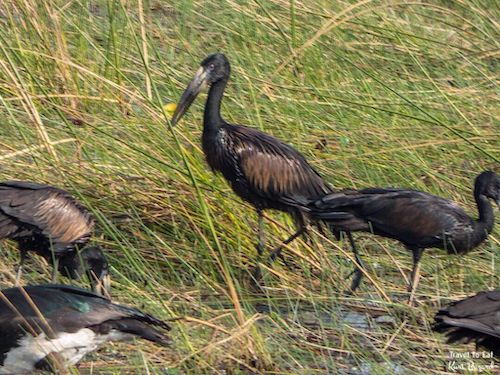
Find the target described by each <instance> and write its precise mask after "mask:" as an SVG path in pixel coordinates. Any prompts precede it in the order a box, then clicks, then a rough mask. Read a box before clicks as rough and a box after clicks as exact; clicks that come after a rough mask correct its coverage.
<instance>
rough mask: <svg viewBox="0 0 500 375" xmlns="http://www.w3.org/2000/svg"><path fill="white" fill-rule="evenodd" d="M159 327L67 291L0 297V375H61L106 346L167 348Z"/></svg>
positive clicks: (44, 289) (17, 291)
mask: <svg viewBox="0 0 500 375" xmlns="http://www.w3.org/2000/svg"><path fill="white" fill-rule="evenodd" d="M164 330H170V327H169V326H168V325H167V324H166V323H165V322H163V321H161V320H158V319H157V318H155V317H153V316H151V315H149V314H146V313H143V312H141V311H139V310H136V309H134V308H131V307H127V306H122V305H118V304H115V303H112V302H110V301H109V300H107V299H106V298H103V297H101V296H99V295H97V294H94V293H91V292H89V291H86V290H84V289H81V288H75V287H72V286H67V285H54V284H48V285H33V286H26V287H24V288H22V287H18V288H10V289H5V290H2V291H0V337H1V339H0V375H1V374H25V373H28V374H32V373H33V371H35V369H45V370H49V371H50V370H63V369H64V368H65V367H66V366H67V365H73V364H75V363H77V362H78V361H80V360H81V359H82V358H83V356H85V355H86V354H87V353H89V352H91V351H94V350H96V349H97V348H99V347H100V346H102V345H103V344H105V343H106V342H108V341H121V340H132V339H133V338H134V337H137V338H143V339H145V340H148V341H152V342H155V343H158V344H161V345H169V344H170V343H171V341H170V338H169V337H168V336H167V335H166V334H165V333H164Z"/></svg>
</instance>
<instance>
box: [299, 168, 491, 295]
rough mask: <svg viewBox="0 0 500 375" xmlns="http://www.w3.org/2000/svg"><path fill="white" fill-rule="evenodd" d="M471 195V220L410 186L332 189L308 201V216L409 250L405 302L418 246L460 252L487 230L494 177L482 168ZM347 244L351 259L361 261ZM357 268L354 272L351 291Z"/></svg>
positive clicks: (357, 277) (445, 202)
mask: <svg viewBox="0 0 500 375" xmlns="http://www.w3.org/2000/svg"><path fill="white" fill-rule="evenodd" d="M474 198H475V200H476V204H477V208H478V211H479V218H478V219H477V220H475V219H472V218H471V217H470V216H469V215H467V214H466V213H465V211H464V210H462V209H461V208H460V207H459V206H458V205H457V204H456V203H454V202H452V201H450V200H448V199H445V198H441V197H438V196H435V195H431V194H428V193H424V192H421V191H416V190H407V189H382V188H368V189H363V190H351V191H349V190H348V191H342V192H337V193H332V194H329V195H326V196H325V197H323V198H321V199H319V200H317V201H315V202H313V203H311V204H310V205H309V208H310V214H311V215H312V216H313V217H314V218H317V219H321V220H324V221H326V222H327V223H328V225H329V226H330V227H331V229H332V231H333V232H334V233H335V234H338V232H339V231H345V232H347V233H348V234H349V235H351V234H350V232H357V231H363V232H370V233H374V234H378V235H380V236H384V237H389V238H393V239H396V240H398V241H400V242H402V243H403V244H404V245H405V246H406V247H407V248H408V249H409V250H411V251H412V253H413V269H412V272H411V276H410V288H409V289H410V292H411V295H410V300H411V299H413V293H414V291H415V289H416V287H417V283H418V275H419V267H420V263H419V262H420V258H421V256H422V253H423V251H424V249H426V248H430V247H436V248H440V249H445V250H447V252H448V254H465V253H467V252H468V251H469V250H472V249H473V248H475V247H476V246H478V245H479V244H480V243H481V242H483V241H484V240H485V239H486V238H487V236H488V234H489V233H490V232H491V230H492V229H493V223H494V219H495V217H494V213H493V207H492V206H491V204H490V202H489V199H493V200H495V201H496V202H497V204H499V203H500V178H499V177H498V176H497V175H496V174H495V173H493V172H490V171H485V172H482V173H481V174H480V175H479V176H477V177H476V181H475V186H474ZM352 244H353V250H354V255H355V257H356V260H357V263H358V264H359V265H360V266H361V267H363V263H362V261H361V258H360V257H359V254H358V252H357V249H356V247H355V246H354V242H353V243H352ZM362 276H363V272H362V271H361V269H359V268H358V269H357V270H356V275H355V277H354V280H353V283H352V285H351V289H352V290H355V289H356V288H357V287H358V286H359V283H360V281H361V278H362Z"/></svg>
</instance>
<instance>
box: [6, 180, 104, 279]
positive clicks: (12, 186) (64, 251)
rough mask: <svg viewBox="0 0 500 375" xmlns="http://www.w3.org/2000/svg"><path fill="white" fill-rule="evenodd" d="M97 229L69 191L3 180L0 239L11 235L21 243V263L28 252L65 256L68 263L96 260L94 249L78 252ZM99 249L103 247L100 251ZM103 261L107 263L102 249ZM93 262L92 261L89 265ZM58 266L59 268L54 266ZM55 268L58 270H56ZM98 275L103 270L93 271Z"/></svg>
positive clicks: (55, 257)
mask: <svg viewBox="0 0 500 375" xmlns="http://www.w3.org/2000/svg"><path fill="white" fill-rule="evenodd" d="M93 230H94V220H93V218H92V216H91V215H90V213H89V212H88V210H87V209H86V208H85V207H84V206H83V205H82V204H80V203H79V202H78V201H77V200H75V199H74V198H73V197H72V196H71V195H70V194H69V193H68V192H66V191H64V190H61V189H58V188H55V187H52V186H48V185H42V184H36V183H33V182H25V181H6V182H3V183H0V238H9V239H11V240H14V241H16V242H17V243H18V245H19V250H20V251H21V264H22V262H23V261H24V259H25V257H26V253H27V252H29V251H32V252H36V253H37V254H39V255H41V256H43V257H44V258H46V259H47V260H48V261H49V262H50V263H52V260H54V261H55V263H56V264H57V263H58V261H59V259H63V258H64V262H65V266H66V269H67V266H68V264H70V263H74V264H77V263H78V264H80V265H81V262H80V261H81V260H83V263H84V264H89V263H88V262H86V260H87V255H89V260H92V259H95V258H96V256H95V254H94V253H93V252H91V251H87V252H84V253H81V254H79V253H78V252H77V250H78V249H80V248H83V247H84V245H85V244H86V243H87V242H88V240H89V238H90V237H91V235H92V233H93ZM99 251H100V250H99ZM99 256H100V261H101V263H103V264H106V268H107V263H106V259H105V258H104V255H103V254H102V252H100V253H99ZM89 265H91V264H89ZM55 268H57V267H55ZM54 271H55V270H54ZM91 271H96V272H94V273H95V274H96V275H97V276H99V275H100V274H101V273H100V272H97V271H98V270H92V269H91Z"/></svg>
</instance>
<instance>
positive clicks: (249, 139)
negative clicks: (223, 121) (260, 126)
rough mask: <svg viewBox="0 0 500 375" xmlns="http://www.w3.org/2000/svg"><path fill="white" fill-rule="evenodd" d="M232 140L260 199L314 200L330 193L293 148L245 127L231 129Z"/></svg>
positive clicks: (243, 167)
mask: <svg viewBox="0 0 500 375" xmlns="http://www.w3.org/2000/svg"><path fill="white" fill-rule="evenodd" d="M230 136H231V138H232V142H233V147H234V150H235V152H236V154H237V156H238V160H239V165H240V168H241V170H242V172H243V174H244V177H245V179H246V180H247V181H248V183H249V184H250V186H251V187H252V188H253V190H254V191H255V192H256V193H258V194H259V195H261V196H263V197H266V198H272V199H277V200H279V199H280V197H284V198H285V199H290V198H291V199H292V200H293V199H294V198H297V199H300V198H303V197H305V198H308V199H314V198H318V197H321V196H323V195H324V194H326V193H328V192H330V191H331V190H330V188H329V187H328V186H327V184H326V183H325V182H324V181H323V179H322V178H321V177H320V176H319V174H318V173H317V172H316V171H315V170H314V169H313V168H312V167H311V166H310V165H309V163H308V162H307V161H306V159H305V158H304V157H303V156H302V155H301V154H300V153H299V152H298V151H297V150H295V149H294V148H292V147H291V146H289V145H287V144H285V143H282V142H281V141H279V140H278V139H276V138H273V137H271V136H269V135H267V134H265V133H262V132H260V131H258V130H255V129H252V128H247V127H244V126H236V127H232V128H231V135H230Z"/></svg>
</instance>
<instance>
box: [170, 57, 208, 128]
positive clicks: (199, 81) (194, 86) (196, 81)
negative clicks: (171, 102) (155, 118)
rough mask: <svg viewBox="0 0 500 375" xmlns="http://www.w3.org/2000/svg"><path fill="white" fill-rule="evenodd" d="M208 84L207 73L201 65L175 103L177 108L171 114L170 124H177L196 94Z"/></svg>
mask: <svg viewBox="0 0 500 375" xmlns="http://www.w3.org/2000/svg"><path fill="white" fill-rule="evenodd" d="M207 86H208V75H207V72H206V70H205V69H204V68H203V67H202V66H201V67H200V68H199V69H198V71H197V72H196V74H195V76H194V78H193V80H192V81H191V82H189V85H188V87H187V88H186V90H185V91H184V93H183V94H182V96H181V99H180V100H179V104H177V108H176V109H175V112H174V114H173V116H172V125H175V124H177V122H178V121H179V120H180V119H181V117H182V116H183V115H184V113H186V112H187V110H188V109H189V107H190V106H191V104H192V103H193V101H194V100H195V99H196V97H197V96H198V94H199V93H200V92H201V91H202V90H203V89H205V87H207Z"/></svg>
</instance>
